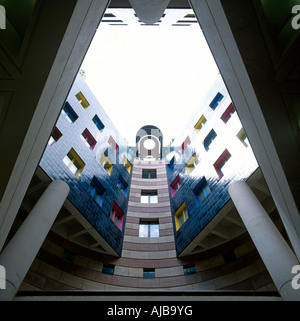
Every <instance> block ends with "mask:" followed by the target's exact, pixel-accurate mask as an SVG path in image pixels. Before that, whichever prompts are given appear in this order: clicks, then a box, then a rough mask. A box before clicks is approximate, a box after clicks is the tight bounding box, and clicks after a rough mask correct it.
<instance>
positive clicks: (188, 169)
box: [185, 153, 199, 175]
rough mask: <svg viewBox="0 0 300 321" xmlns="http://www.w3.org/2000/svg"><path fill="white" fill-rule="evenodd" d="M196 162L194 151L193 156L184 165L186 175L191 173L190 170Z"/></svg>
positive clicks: (193, 168) (194, 166) (191, 170)
mask: <svg viewBox="0 0 300 321" xmlns="http://www.w3.org/2000/svg"><path fill="white" fill-rule="evenodd" d="M198 163H199V160H198V157H197V155H196V153H194V154H193V156H192V157H191V158H190V159H189V161H188V162H187V164H186V165H185V168H186V172H187V174H188V175H191V174H192V172H193V171H194V170H195V168H196V166H197V165H198Z"/></svg>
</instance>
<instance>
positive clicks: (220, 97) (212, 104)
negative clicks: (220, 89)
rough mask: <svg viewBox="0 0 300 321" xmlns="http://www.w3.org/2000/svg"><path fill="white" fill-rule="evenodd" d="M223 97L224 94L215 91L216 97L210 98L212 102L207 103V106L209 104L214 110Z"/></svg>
mask: <svg viewBox="0 0 300 321" xmlns="http://www.w3.org/2000/svg"><path fill="white" fill-rule="evenodd" d="M223 98H224V96H223V95H222V94H220V93H217V95H216V97H215V98H214V99H213V100H212V102H211V103H210V104H209V106H210V107H211V108H212V109H213V110H215V109H216V108H217V107H218V106H219V104H220V102H221V100H222V99H223Z"/></svg>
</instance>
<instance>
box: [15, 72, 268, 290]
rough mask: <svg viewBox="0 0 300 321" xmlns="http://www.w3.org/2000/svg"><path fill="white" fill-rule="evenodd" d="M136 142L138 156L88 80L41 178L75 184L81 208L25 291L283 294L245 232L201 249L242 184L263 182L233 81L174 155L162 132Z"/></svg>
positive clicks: (74, 204) (203, 106) (62, 120)
mask: <svg viewBox="0 0 300 321" xmlns="http://www.w3.org/2000/svg"><path fill="white" fill-rule="evenodd" d="M136 142H137V144H136V146H127V143H126V141H125V140H124V139H123V138H122V137H121V136H120V134H119V133H118V131H117V128H116V127H115V126H114V124H113V123H112V122H111V120H110V119H109V118H108V116H107V114H106V113H105V111H104V109H103V108H102V106H101V105H100V103H99V102H98V101H97V100H96V98H95V97H94V95H93V93H92V92H91V91H90V89H89V88H88V86H87V85H86V83H85V81H84V80H83V78H82V77H81V76H78V77H77V78H76V81H75V83H74V85H73V87H72V90H71V91H70V93H69V95H68V98H67V100H66V102H65V104H64V106H63V108H62V112H61V115H60V117H59V119H58V121H57V123H56V125H55V127H54V129H53V131H52V134H51V137H50V139H49V142H48V146H47V148H46V149H45V152H44V155H43V157H42V159H41V162H40V167H39V172H40V173H39V174H37V176H38V177H40V179H42V176H43V175H46V176H47V177H48V179H49V180H63V181H65V182H66V183H67V184H68V186H69V187H70V193H69V194H68V203H69V206H68V207H67V209H66V208H63V209H62V210H61V211H60V213H59V214H58V217H57V219H56V221H55V223H54V226H53V228H52V232H51V236H50V237H49V239H48V240H47V241H46V243H45V244H44V247H43V248H42V250H41V251H40V252H39V254H38V255H37V258H36V260H35V261H34V263H33V265H32V267H31V269H30V270H29V273H28V275H27V276H26V277H25V280H24V283H23V284H22V286H21V291H22V290H26V289H27V290H28V289H30V290H34V291H38V290H44V291H45V290H47V291H56V290H58V289H61V288H63V289H69V290H83V291H84V290H85V291H88V290H143V291H150V290H165V291H175V290H226V289H237V290H244V291H246V292H247V291H253V290H254V291H260V292H261V293H263V292H264V291H269V290H274V285H273V282H272V280H271V278H270V276H269V275H268V272H267V271H266V268H265V267H264V264H263V263H262V262H261V259H260V258H259V256H258V255H257V252H256V251H255V250H254V248H253V246H252V245H251V241H250V240H249V238H248V237H247V236H246V235H245V228H244V227H243V226H242V223H241V222H240V224H234V223H232V222H231V224H230V221H229V220H228V221H227V223H224V222H223V223H219V224H218V226H217V227H216V229H215V232H214V233H212V234H210V235H207V236H205V237H204V238H203V237H201V233H203V231H205V230H206V227H207V226H208V224H209V223H211V222H212V221H213V219H214V217H218V213H219V212H220V211H221V210H222V209H224V207H225V205H226V204H227V203H228V202H229V200H230V196H229V193H228V185H229V184H230V182H232V181H233V180H248V179H249V178H250V177H251V175H252V174H253V173H255V171H257V170H258V165H257V162H256V160H255V157H254V155H253V152H252V150H251V147H250V145H249V142H248V141H247V137H246V135H245V132H244V130H243V128H242V125H241V122H240V120H239V118H238V115H237V112H236V110H235V108H234V106H233V103H232V101H231V98H230V96H229V94H228V92H227V90H226V87H225V85H224V83H223V81H222V78H221V77H220V76H219V77H218V78H217V79H216V81H215V83H214V84H213V86H212V88H211V89H210V90H209V91H208V93H207V94H206V95H205V96H204V98H203V100H202V101H201V102H200V103H199V107H198V108H197V109H196V110H195V112H194V113H193V114H192V115H191V118H190V120H189V121H188V123H187V124H186V125H185V126H184V127H183V130H182V133H181V134H179V135H178V137H177V138H176V139H175V141H174V142H173V144H172V146H171V147H164V145H163V133H161V131H160V130H159V129H158V128H157V127H155V126H144V127H143V128H141V129H140V130H137V137H136ZM151 143H152V144H151ZM224 151H225V152H226V153H227V154H226V155H225V153H224ZM222 155H223V156H222ZM224 155H225V156H224ZM220 157H221V158H220ZM41 172H42V173H43V174H41ZM67 211H68V212H69V214H66V212H67ZM75 212H76V213H78V214H77V215H74V213H75ZM226 214H227V213H226ZM223 215H225V214H223ZM82 225H84V226H86V225H88V226H89V227H88V228H86V229H87V230H88V231H89V233H87V232H86V229H83V228H82ZM199 237H200V238H199ZM236 239H242V240H243V242H244V243H242V244H239V245H238V246H237V245H236V242H237V241H236ZM62 240H68V242H69V244H68V246H67V247H66V248H63V246H62V243H61V242H62ZM229 240H230V242H229V244H228V241H229ZM231 242H232V244H230V243H231ZM63 243H64V242H63ZM226 243H227V244H226ZM224 247H225V249H226V250H225V251H224ZM79 248H81V250H80V253H79V252H78V249H79ZM84 248H85V249H86V251H87V252H85V250H84ZM54 249H56V250H54ZM53 251H54V252H53ZM210 251H211V253H210V254H208V253H209V252H210ZM49 252H50V253H49ZM93 252H94V253H93ZM86 253H89V254H92V256H91V257H90V256H89V255H87V254H86ZM212 253H213V254H212ZM244 256H245V257H246V258H247V259H245V257H244ZM92 258H93V259H92ZM241 258H243V259H245V261H244V262H243V263H242V264H241ZM227 266H228V269H229V266H231V269H230V272H229V273H228V275H227V273H225V274H223V270H224V269H226V267H227ZM245 270H247V273H245V274H243V271H245ZM78 271H80V272H79V274H78ZM210 273H212V275H210ZM258 280H260V281H258Z"/></svg>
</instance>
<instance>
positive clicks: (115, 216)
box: [110, 202, 124, 231]
mask: <svg viewBox="0 0 300 321" xmlns="http://www.w3.org/2000/svg"><path fill="white" fill-rule="evenodd" d="M110 218H111V220H112V221H113V222H114V223H115V225H116V226H117V227H118V229H119V230H120V231H122V228H123V219H124V213H123V211H122V210H121V209H120V207H119V206H118V205H117V203H115V202H114V203H113V206H112V209H111V212H110Z"/></svg>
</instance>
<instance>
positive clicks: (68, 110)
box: [62, 102, 78, 123]
mask: <svg viewBox="0 0 300 321" xmlns="http://www.w3.org/2000/svg"><path fill="white" fill-rule="evenodd" d="M62 113H63V114H65V116H66V118H67V120H68V121H69V123H74V122H75V121H76V120H77V118H78V115H77V114H76V113H75V111H74V109H73V108H72V107H71V105H70V104H69V103H68V102H66V103H65V105H64V107H63V109H62Z"/></svg>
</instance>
